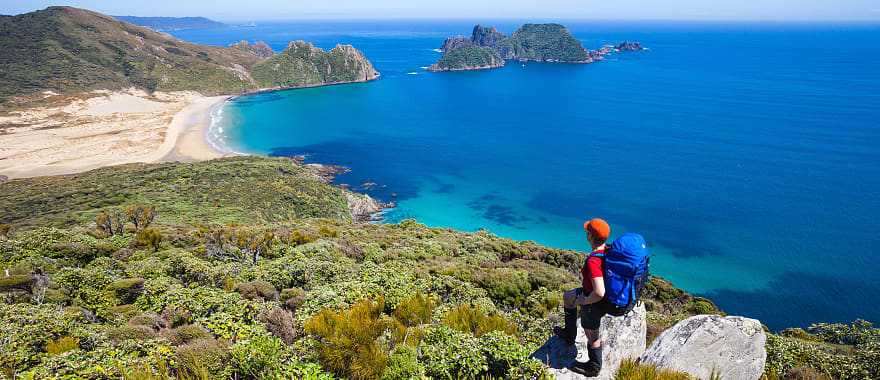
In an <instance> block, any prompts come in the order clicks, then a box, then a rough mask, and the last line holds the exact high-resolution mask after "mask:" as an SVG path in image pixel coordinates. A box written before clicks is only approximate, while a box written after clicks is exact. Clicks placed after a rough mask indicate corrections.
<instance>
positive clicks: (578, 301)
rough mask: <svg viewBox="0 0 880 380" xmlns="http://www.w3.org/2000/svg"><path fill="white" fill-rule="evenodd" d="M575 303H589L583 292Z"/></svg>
mask: <svg viewBox="0 0 880 380" xmlns="http://www.w3.org/2000/svg"><path fill="white" fill-rule="evenodd" d="M575 303H577V304H578V305H581V306H583V305H586V304H587V297H585V296H584V295H583V294H578V298H577V300H576V301H575Z"/></svg>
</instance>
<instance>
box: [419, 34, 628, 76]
mask: <svg viewBox="0 0 880 380" xmlns="http://www.w3.org/2000/svg"><path fill="white" fill-rule="evenodd" d="M440 50H441V51H442V52H443V56H442V57H441V58H440V60H439V61H438V62H437V63H435V64H433V65H431V66H429V67H428V70H429V71H461V70H479V69H491V68H497V67H502V66H504V61H505V60H518V61H535V62H559V63H592V62H595V61H600V60H602V59H603V57H604V56H605V55H608V54H611V53H613V52H620V51H637V50H642V47H641V44H639V43H638V42H623V43H621V44H619V45H618V46H616V47H614V46H604V47H602V48H600V49H598V50H588V49H586V48H584V47H583V45H582V44H581V43H580V41H578V40H577V39H576V38H574V36H572V35H571V33H570V32H569V31H568V29H567V28H565V27H564V26H562V25H560V24H525V25H523V26H521V27H520V28H519V29H517V30H516V31H515V32H514V33H513V34H512V35H510V36H509V37H508V36H505V35H504V34H503V33H501V32H499V31H498V30H497V29H495V28H494V27H487V26H482V25H476V26H474V29H473V31H472V32H471V36H470V37H464V36H454V37H450V38H447V39H446V40H445V41H444V42H443V45H442V46H441V47H440Z"/></svg>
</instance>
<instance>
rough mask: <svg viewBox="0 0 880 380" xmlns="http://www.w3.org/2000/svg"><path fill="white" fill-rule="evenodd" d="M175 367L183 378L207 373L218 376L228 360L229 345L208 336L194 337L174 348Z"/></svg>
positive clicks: (209, 376)
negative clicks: (202, 337)
mask: <svg viewBox="0 0 880 380" xmlns="http://www.w3.org/2000/svg"><path fill="white" fill-rule="evenodd" d="M175 357H176V359H177V368H178V371H179V373H180V375H182V377H184V378H191V377H198V376H199V374H202V376H204V375H208V376H207V378H220V377H221V376H222V374H223V373H224V371H225V370H226V367H227V363H229V361H230V352H229V347H227V346H226V345H225V344H223V343H221V342H219V341H217V340H214V339H210V338H206V339H196V340H193V341H190V342H188V343H186V344H184V345H182V346H180V347H177V348H176V349H175Z"/></svg>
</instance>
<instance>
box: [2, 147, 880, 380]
mask: <svg viewBox="0 0 880 380" xmlns="http://www.w3.org/2000/svg"><path fill="white" fill-rule="evenodd" d="M324 181H325V180H324V179H323V178H322V174H321V173H320V172H318V171H316V169H315V168H313V167H309V166H302V165H300V164H298V163H296V162H295V161H292V160H289V159H283V158H259V157H236V158H227V159H221V160H215V161H208V162H200V163H172V164H132V165H123V166H117V167H109V168H103V169H98V170H94V171H91V172H86V173H82V174H77V175H69V176H57V177H41V178H31V179H19V180H9V181H5V182H0V300H2V301H3V302H0V330H2V331H3V339H0V377H2V378H40V379H43V378H57V379H61V378H65V379H66V378H71V379H119V378H127V379H143V378H151V379H156V378H159V379H170V378H187V379H216V378H227V379H228V378H238V379H275V378H287V379H289V378H296V379H301V378H302V379H330V378H332V377H331V376H335V377H339V378H352V379H377V378H384V379H411V378H423V377H425V376H426V377H429V378H465V379H476V378H489V377H492V378H519V379H537V378H541V376H542V375H543V374H544V367H543V364H541V363H540V362H539V361H535V360H531V359H528V355H529V354H530V353H531V352H533V351H534V349H535V348H537V347H538V346H539V345H541V344H542V343H544V341H545V340H546V339H547V338H548V337H549V336H550V334H551V328H552V326H553V325H554V324H556V323H557V322H558V321H559V318H560V313H561V310H560V302H561V291H562V290H564V289H569V288H572V287H574V286H576V285H577V284H578V283H579V278H578V276H577V271H578V266H579V264H580V263H581V262H583V260H584V257H583V255H582V253H580V252H575V251H566V250H558V249H552V248H547V247H543V246H540V245H538V244H535V243H533V242H516V241H512V240H509V239H503V238H499V237H496V236H494V235H492V234H491V233H488V232H485V231H480V232H476V233H463V232H458V231H454V230H451V229H446V228H429V227H426V226H424V225H421V224H419V223H417V222H415V221H412V220H407V221H404V222H401V223H399V224H370V223H357V222H353V221H352V217H351V214H350V210H349V207H350V206H349V203H350V199H351V197H353V196H355V195H353V194H352V193H350V192H348V191H346V190H343V189H340V188H338V187H334V186H331V185H328V184H327V183H325V182H324ZM355 197H356V196H355ZM645 297H646V298H645V303H646V307H647V309H648V310H649V312H648V322H649V334H650V336H655V335H656V334H657V333H658V332H660V331H662V329H664V328H666V327H667V326H670V325H671V324H673V323H675V322H676V321H678V320H681V319H683V318H685V317H687V316H689V315H693V314H702V313H717V312H718V310H717V308H716V307H715V306H714V305H713V304H712V303H711V301H708V300H705V299H701V298H698V297H693V296H690V295H688V294H687V293H685V292H683V291H681V290H679V289H676V288H674V287H673V286H672V285H671V284H669V283H668V282H665V281H663V280H660V279H657V278H654V279H652V281H651V283H650V285H649V287H648V288H647V291H646V295H645ZM877 331H880V330H877V329H873V328H872V327H871V326H870V325H865V324H855V325H853V326H849V325H822V326H817V327H816V328H815V329H811V330H810V331H804V330H791V331H789V332H787V333H786V334H783V335H771V336H770V338H769V340H768V342H769V343H768V374H771V375H773V376H779V375H781V374H785V373H788V372H790V371H793V370H797V371H800V372H797V373H805V372H804V371H807V370H810V369H809V368H812V367H814V368H816V369H814V370H811V371H813V372H810V373H828V374H832V375H834V376H835V377H840V378H858V379H862V378H865V379H869V378H871V377H870V376H873V375H876V374H877V372H871V371H872V370H873V371H876V366H874V367H871V366H872V363H877V361H876V358H877V355H878V353H880V350H876V347H875V346H872V345H876V343H877V339H876V338H877V337H880V334H878V333H877ZM832 343H833V344H832ZM871 347H875V348H871ZM871 355H873V356H871ZM872 368H873V369H872ZM817 371H818V372H817ZM847 371H848V372H847ZM861 375H864V376H861Z"/></svg>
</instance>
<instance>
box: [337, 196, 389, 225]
mask: <svg viewBox="0 0 880 380" xmlns="http://www.w3.org/2000/svg"><path fill="white" fill-rule="evenodd" d="M345 197H346V200H347V201H348V209H349V210H351V219H352V220H354V221H356V222H367V221H372V220H377V218H376V214H377V213H379V212H381V211H382V210H384V209H386V208H388V207H392V206H393V205H390V204H383V203H381V202H379V201H377V200H375V199H373V198H372V197H370V196H369V195H365V194H358V193H353V192H346V193H345Z"/></svg>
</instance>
